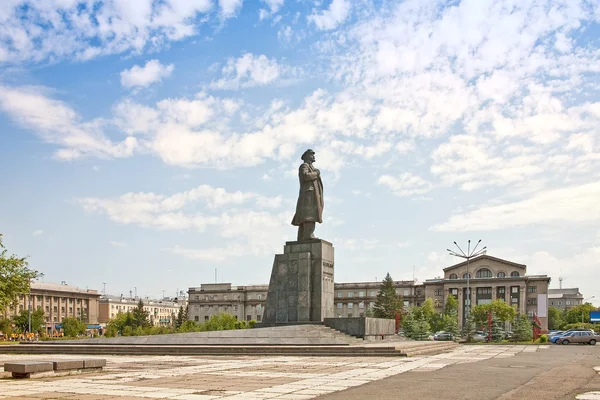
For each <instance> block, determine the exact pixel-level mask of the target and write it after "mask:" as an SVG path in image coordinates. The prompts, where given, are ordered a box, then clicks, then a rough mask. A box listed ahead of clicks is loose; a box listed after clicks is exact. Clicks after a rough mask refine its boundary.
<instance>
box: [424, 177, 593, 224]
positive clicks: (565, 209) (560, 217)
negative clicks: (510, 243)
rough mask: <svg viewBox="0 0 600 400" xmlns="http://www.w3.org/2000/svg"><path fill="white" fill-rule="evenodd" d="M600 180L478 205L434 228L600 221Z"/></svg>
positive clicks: (589, 222)
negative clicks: (497, 203)
mask: <svg viewBox="0 0 600 400" xmlns="http://www.w3.org/2000/svg"><path fill="white" fill-rule="evenodd" d="M598 198H600V183H597V182H594V183H588V184H584V185H580V186H570V187H564V188H560V189H553V190H546V191H543V192H539V193H536V194H534V195H533V196H531V197H530V198H528V199H525V200H521V201H515V202H511V203H505V204H500V205H485V206H479V207H477V208H476V209H474V210H472V211H469V212H466V213H461V214H457V215H453V216H452V217H450V219H448V221H446V222H444V223H441V224H439V225H435V226H434V227H433V228H432V229H433V230H434V231H442V232H464V231H492V230H500V229H509V228H514V227H522V226H527V225H553V226H563V225H572V224H594V223H596V224H597V223H598V221H600V202H598Z"/></svg>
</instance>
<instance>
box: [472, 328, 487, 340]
mask: <svg viewBox="0 0 600 400" xmlns="http://www.w3.org/2000/svg"><path fill="white" fill-rule="evenodd" d="M473 340H474V341H475V342H487V340H488V335H487V334H486V333H485V332H484V331H477V332H475V335H473Z"/></svg>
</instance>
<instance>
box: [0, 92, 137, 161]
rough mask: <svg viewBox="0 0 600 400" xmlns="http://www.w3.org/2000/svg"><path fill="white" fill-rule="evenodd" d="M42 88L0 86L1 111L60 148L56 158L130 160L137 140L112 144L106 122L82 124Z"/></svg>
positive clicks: (75, 114) (131, 138) (97, 121)
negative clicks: (104, 131)
mask: <svg viewBox="0 0 600 400" xmlns="http://www.w3.org/2000/svg"><path fill="white" fill-rule="evenodd" d="M44 90H45V89H44V88H39V87H17V88H14V87H7V86H0V109H1V110H2V111H4V112H5V113H7V114H8V115H9V116H10V118H12V119H13V120H14V121H15V122H16V123H18V124H20V125H22V126H24V127H26V128H29V129H31V130H32V131H34V132H36V134H38V135H39V136H40V137H41V138H42V139H43V140H45V141H46V142H49V143H54V144H57V145H59V146H60V149H59V150H57V151H56V152H55V156H56V157H57V158H58V159H62V160H73V159H76V158H79V157H82V156H95V157H100V158H102V157H128V156H131V155H132V154H133V150H134V149H135V148H136V147H137V145H138V143H137V140H136V139H135V138H134V137H127V138H125V139H124V140H123V141H121V142H113V141H112V140H110V139H108V138H107V137H106V136H105V135H104V134H103V132H102V127H103V124H104V121H102V120H92V121H87V122H83V121H81V118H80V116H79V115H78V114H77V112H76V111H75V110H73V109H72V108H71V107H69V106H68V105H66V104H65V103H63V102H62V101H60V100H56V99H53V98H50V97H47V96H45V95H44V94H43V92H44Z"/></svg>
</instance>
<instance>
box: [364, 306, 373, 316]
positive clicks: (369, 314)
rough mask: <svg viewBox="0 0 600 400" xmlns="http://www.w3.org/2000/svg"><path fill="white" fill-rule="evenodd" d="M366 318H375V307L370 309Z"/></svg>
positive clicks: (366, 313)
mask: <svg viewBox="0 0 600 400" xmlns="http://www.w3.org/2000/svg"><path fill="white" fill-rule="evenodd" d="M365 317H369V318H373V317H375V313H374V312H373V307H368V308H367V310H366V311H365Z"/></svg>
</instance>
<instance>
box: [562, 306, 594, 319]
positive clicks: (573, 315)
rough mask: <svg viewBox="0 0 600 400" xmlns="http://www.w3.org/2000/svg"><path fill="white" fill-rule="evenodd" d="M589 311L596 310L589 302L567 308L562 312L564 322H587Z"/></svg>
mask: <svg viewBox="0 0 600 400" xmlns="http://www.w3.org/2000/svg"><path fill="white" fill-rule="evenodd" d="M590 311H596V307H594V306H593V305H592V304H590V303H585V304H580V305H578V306H575V307H571V308H569V309H568V310H567V311H565V314H564V323H565V324H577V323H584V324H585V323H589V322H590Z"/></svg>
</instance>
